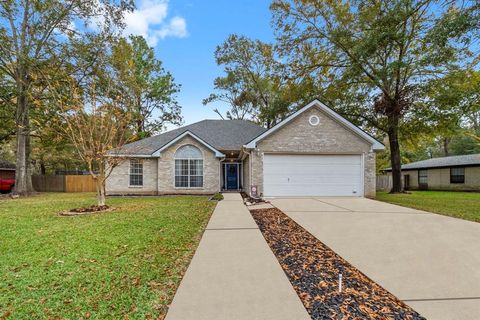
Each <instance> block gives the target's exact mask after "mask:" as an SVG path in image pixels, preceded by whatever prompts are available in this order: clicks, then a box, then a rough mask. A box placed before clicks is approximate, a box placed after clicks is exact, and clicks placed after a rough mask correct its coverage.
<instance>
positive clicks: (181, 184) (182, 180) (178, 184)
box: [175, 176, 188, 188]
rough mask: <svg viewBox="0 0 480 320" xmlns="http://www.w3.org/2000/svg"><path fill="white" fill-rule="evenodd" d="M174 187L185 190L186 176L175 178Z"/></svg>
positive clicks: (186, 184)
mask: <svg viewBox="0 0 480 320" xmlns="http://www.w3.org/2000/svg"><path fill="white" fill-rule="evenodd" d="M175 187H177V188H187V187H188V177H187V176H175Z"/></svg>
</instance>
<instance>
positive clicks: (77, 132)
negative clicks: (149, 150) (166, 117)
mask: <svg viewBox="0 0 480 320" xmlns="http://www.w3.org/2000/svg"><path fill="white" fill-rule="evenodd" d="M90 77H91V78H90V81H88V82H87V84H85V85H84V86H79V85H78V83H77V82H76V81H72V82H71V84H70V98H69V99H67V100H65V99H64V98H60V100H59V105H60V106H61V109H62V120H63V121H62V123H63V131H64V133H65V135H66V137H68V139H69V140H70V142H71V144H72V145H73V146H74V149H75V151H76V152H77V154H78V156H79V157H80V159H82V160H83V162H85V164H86V165H87V168H88V171H89V172H90V175H91V176H92V177H93V178H94V179H95V181H96V190H97V205H98V206H104V205H105V183H106V180H107V178H108V177H109V175H110V173H111V172H112V170H113V168H115V167H116V166H117V165H118V164H119V163H120V162H122V161H124V159H123V158H121V157H120V156H119V155H118V156H117V155H116V154H115V153H113V154H112V153H111V150H112V149H115V148H121V147H122V146H123V145H124V144H125V143H127V142H128V141H129V136H130V134H129V131H128V129H127V128H128V126H129V124H130V123H131V121H132V118H133V116H132V114H131V113H130V112H129V111H128V110H125V108H124V107H123V105H122V103H121V102H120V101H121V98H119V97H118V96H116V95H115V94H112V93H113V92H114V91H116V89H114V85H112V82H111V81H110V80H105V79H100V78H99V77H97V76H96V75H93V76H90Z"/></svg>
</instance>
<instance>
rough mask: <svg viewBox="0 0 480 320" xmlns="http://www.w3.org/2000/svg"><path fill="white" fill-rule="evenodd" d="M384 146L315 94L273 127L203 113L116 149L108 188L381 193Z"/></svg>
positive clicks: (259, 193)
mask: <svg viewBox="0 0 480 320" xmlns="http://www.w3.org/2000/svg"><path fill="white" fill-rule="evenodd" d="M383 148H384V146H383V145H382V144H381V143H380V142H378V141H376V140H375V139H374V138H372V137H371V136H369V135H368V134H366V133H365V132H363V131H362V130H360V129H359V128H358V127H356V126H354V125H353V124H352V123H350V122H349V121H347V120H346V119H345V118H343V117H341V116H340V115H339V114H337V113H335V112H334V111H333V110H331V109H330V108H328V107H327V106H325V105H324V104H323V103H321V102H319V101H317V100H315V101H313V102H311V103H310V104H308V105H307V106H305V107H303V108H302V109H300V110H299V111H297V112H295V113H293V114H292V115H290V116H289V117H288V118H286V119H285V120H283V121H282V122H280V123H279V124H277V125H276V126H274V127H273V128H271V129H268V130H267V129H265V128H262V127H260V126H257V125H255V124H253V123H251V122H249V121H244V120H203V121H200V122H197V123H194V124H191V125H188V126H185V127H182V128H179V129H175V130H172V131H169V132H166V133H163V134H160V135H158V136H154V137H150V138H146V139H143V140H139V141H137V142H133V143H130V144H127V145H125V146H124V147H122V148H121V149H117V150H112V152H111V155H112V156H119V157H125V158H126V159H127V160H126V161H124V162H122V163H121V164H120V165H119V166H117V167H115V168H114V169H113V171H112V174H111V175H110V177H109V178H108V180H107V186H106V190H107V194H109V195H126V194H151V195H156V194H212V193H215V192H218V191H228V190H237V191H239V190H243V191H245V192H247V193H248V194H250V195H252V196H259V197H260V196H263V197H275V196H367V197H374V196H375V151H376V150H381V149H383Z"/></svg>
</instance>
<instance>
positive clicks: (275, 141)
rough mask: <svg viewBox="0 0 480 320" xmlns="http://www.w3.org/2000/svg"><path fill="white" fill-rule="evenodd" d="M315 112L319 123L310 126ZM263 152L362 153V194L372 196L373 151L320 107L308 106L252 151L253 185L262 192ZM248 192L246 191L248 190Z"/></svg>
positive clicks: (369, 145) (374, 182)
mask: <svg viewBox="0 0 480 320" xmlns="http://www.w3.org/2000/svg"><path fill="white" fill-rule="evenodd" d="M312 115H317V116H318V117H319V118H320V123H319V124H318V125H317V126H312V125H310V123H309V118H310V116H312ZM265 153H287V154H288V153H292V154H342V153H343V154H362V155H363V156H364V195H365V196H366V197H372V198H373V197H375V184H376V180H375V176H376V175H375V152H373V151H371V144H370V143H369V142H368V141H365V140H364V139H362V138H360V137H359V136H358V135H357V134H355V133H353V132H352V131H350V130H349V129H347V128H346V127H344V126H343V125H342V124H340V123H338V121H336V120H334V119H332V118H330V116H328V115H327V114H325V113H324V112H323V111H321V110H320V109H319V108H315V107H313V108H311V109H309V110H307V111H305V112H304V113H303V114H300V115H299V116H297V117H296V118H295V119H294V120H292V121H291V122H290V123H288V124H286V125H285V126H283V127H282V128H280V129H279V130H278V131H276V132H274V133H272V134H271V135H269V136H268V137H266V138H265V139H263V140H262V141H260V142H259V143H258V144H257V149H256V150H252V152H251V158H250V165H251V167H252V181H251V184H252V185H256V186H257V188H258V192H259V194H262V193H263V155H264V154H265ZM247 191H248V192H249V190H247Z"/></svg>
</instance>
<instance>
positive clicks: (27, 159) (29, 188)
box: [25, 113, 35, 194]
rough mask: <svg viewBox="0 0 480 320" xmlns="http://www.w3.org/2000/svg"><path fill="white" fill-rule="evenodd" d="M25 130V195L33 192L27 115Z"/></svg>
mask: <svg viewBox="0 0 480 320" xmlns="http://www.w3.org/2000/svg"><path fill="white" fill-rule="evenodd" d="M27 128H28V131H27V132H26V143H25V168H26V169H27V174H26V176H25V179H26V185H27V194H29V193H33V192H34V191H35V190H34V189H33V184H32V164H31V163H30V159H31V153H32V143H31V141H32V139H31V136H30V117H29V115H28V113H27Z"/></svg>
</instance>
